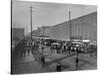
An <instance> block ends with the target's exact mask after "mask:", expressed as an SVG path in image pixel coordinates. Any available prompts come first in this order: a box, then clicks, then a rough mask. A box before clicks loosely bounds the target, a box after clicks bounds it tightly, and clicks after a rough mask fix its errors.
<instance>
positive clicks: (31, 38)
mask: <svg viewBox="0 0 100 75" xmlns="http://www.w3.org/2000/svg"><path fill="white" fill-rule="evenodd" d="M30 25H31V26H30V27H31V49H32V6H31V7H30Z"/></svg>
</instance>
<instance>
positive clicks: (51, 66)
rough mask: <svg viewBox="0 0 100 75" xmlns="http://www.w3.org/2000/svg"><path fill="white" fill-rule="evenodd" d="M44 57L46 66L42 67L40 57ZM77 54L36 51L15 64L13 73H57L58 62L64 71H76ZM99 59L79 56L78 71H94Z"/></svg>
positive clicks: (83, 55)
mask: <svg viewBox="0 0 100 75" xmlns="http://www.w3.org/2000/svg"><path fill="white" fill-rule="evenodd" d="M42 55H44V56H45V60H46V66H45V67H42V64H41V61H40V57H41V56H42ZM75 59H76V54H56V52H53V53H52V52H50V50H49V48H47V49H45V50H44V52H43V53H42V52H41V48H40V49H39V50H35V51H34V54H33V55H32V54H31V52H30V54H29V55H28V54H27V53H26V57H23V58H19V60H17V61H16V63H15V64H13V67H12V71H13V73H14V74H26V73H43V72H55V71H56V65H57V63H58V62H60V63H61V64H62V71H74V70H75V69H76V67H75V65H76V63H75ZM96 64H97V59H96V57H91V56H90V55H89V54H80V55H79V68H78V70H92V69H96V66H97V65H96Z"/></svg>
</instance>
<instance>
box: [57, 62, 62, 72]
mask: <svg viewBox="0 0 100 75" xmlns="http://www.w3.org/2000/svg"><path fill="white" fill-rule="evenodd" d="M56 71H58V72H60V71H61V64H60V63H58V64H57V66H56Z"/></svg>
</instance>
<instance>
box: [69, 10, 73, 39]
mask: <svg viewBox="0 0 100 75" xmlns="http://www.w3.org/2000/svg"><path fill="white" fill-rule="evenodd" d="M69 25H70V28H69V29H70V40H71V36H72V25H71V11H69Z"/></svg>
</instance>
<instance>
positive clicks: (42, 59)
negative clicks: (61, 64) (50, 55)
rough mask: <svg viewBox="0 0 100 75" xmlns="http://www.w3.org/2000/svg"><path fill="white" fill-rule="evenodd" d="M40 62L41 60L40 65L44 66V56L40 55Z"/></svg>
mask: <svg viewBox="0 0 100 75" xmlns="http://www.w3.org/2000/svg"><path fill="white" fill-rule="evenodd" d="M41 62H42V67H44V66H45V57H44V56H42V57H41Z"/></svg>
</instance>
